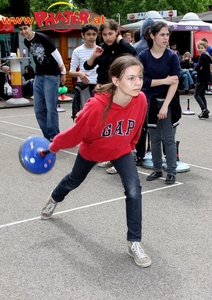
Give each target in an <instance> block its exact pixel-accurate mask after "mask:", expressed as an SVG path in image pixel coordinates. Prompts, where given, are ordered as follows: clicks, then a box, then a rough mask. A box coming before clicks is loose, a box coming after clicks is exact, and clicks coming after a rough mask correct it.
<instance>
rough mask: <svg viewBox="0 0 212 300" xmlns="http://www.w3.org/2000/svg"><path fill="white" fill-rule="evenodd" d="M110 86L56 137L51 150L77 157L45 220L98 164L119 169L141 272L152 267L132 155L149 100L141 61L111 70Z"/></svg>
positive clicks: (131, 248)
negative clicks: (146, 249)
mask: <svg viewBox="0 0 212 300" xmlns="http://www.w3.org/2000/svg"><path fill="white" fill-rule="evenodd" d="M109 75H110V81H111V82H110V83H108V84H105V85H101V86H97V87H96V89H95V91H94V92H95V95H94V97H92V98H90V99H89V100H88V101H87V102H86V104H85V106H84V108H83V110H82V111H81V113H80V114H79V116H78V117H77V119H76V124H75V125H74V126H73V127H71V128H69V129H67V130H66V131H64V132H61V133H59V134H58V135H57V136H55V137H54V139H53V142H52V143H50V145H49V150H50V151H51V152H53V153H56V152H57V151H59V150H60V149H67V148H73V147H76V146H77V145H78V144H80V146H79V152H78V154H77V157H76V161H75V163H74V166H73V169H72V171H71V173H69V174H67V175H66V176H65V177H64V178H63V179H62V180H61V181H60V183H59V184H58V185H57V187H56V188H55V189H54V190H53V192H52V193H51V194H50V195H49V197H48V199H47V202H46V204H45V205H44V207H43V209H42V212H41V218H42V219H49V218H50V217H51V216H52V214H53V212H54V209H55V208H56V206H57V203H58V202H61V201H63V200H64V198H65V196H66V195H67V194H68V193H69V192H70V191H71V190H73V189H75V188H77V187H78V186H79V185H80V184H81V183H82V182H83V181H84V180H85V178H86V176H87V175H88V173H89V172H90V171H91V169H92V168H93V167H94V166H95V164H96V163H97V162H101V161H111V162H112V163H113V165H114V166H115V168H116V169H117V171H118V173H119V175H120V177H121V180H122V184H123V186H124V189H125V195H126V214H127V227H128V231H127V241H128V254H129V255H130V256H132V257H133V258H134V260H135V262H136V264H137V265H138V266H141V267H148V266H150V265H151V260H150V258H149V257H148V256H147V255H146V254H145V253H144V251H143V249H142V248H141V245H140V241H141V223H142V209H141V184H140V180H139V176H138V172H137V168H136V165H135V161H134V158H133V155H132V151H133V150H134V148H135V145H136V143H137V141H138V138H139V136H140V132H141V128H142V125H143V122H144V119H145V116H146V110H147V102H146V97H145V95H144V94H143V92H141V87H142V85H143V66H142V64H141V63H140V62H139V61H138V59H137V58H135V57H133V56H131V55H126V56H122V57H119V58H117V59H116V60H115V61H114V62H113V63H112V65H111V67H110V71H109Z"/></svg>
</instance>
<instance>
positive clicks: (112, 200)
mask: <svg viewBox="0 0 212 300" xmlns="http://www.w3.org/2000/svg"><path fill="white" fill-rule="evenodd" d="M181 184H183V183H180V182H179V183H176V184H174V185H172V186H165V187H161V188H157V189H153V190H149V191H145V192H143V193H142V195H144V194H148V193H153V192H157V191H159V190H164V189H167V188H170V187H174V186H178V185H181ZM122 199H125V196H123V197H118V198H114V199H109V200H105V201H102V202H97V203H93V204H88V205H84V206H80V207H75V208H71V209H67V210H63V211H60V212H56V213H54V216H55V215H62V214H65V213H69V212H72V211H76V210H81V209H85V208H89V207H94V206H98V205H102V204H107V203H110V202H115V201H118V200H122ZM39 219H40V217H35V218H30V219H25V220H21V221H17V222H13V223H7V224H3V225H0V228H5V227H9V226H14V225H19V224H22V223H27V222H31V221H35V220H39Z"/></svg>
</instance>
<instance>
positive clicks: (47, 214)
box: [41, 193, 57, 220]
mask: <svg viewBox="0 0 212 300" xmlns="http://www.w3.org/2000/svg"><path fill="white" fill-rule="evenodd" d="M56 206H57V202H55V203H53V202H52V193H51V194H50V195H49V197H48V198H47V201H46V203H45V205H44V207H43V208H42V211H41V219H43V220H48V219H49V218H51V216H52V215H53V212H54V210H55V208H56Z"/></svg>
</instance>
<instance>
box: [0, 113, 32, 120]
mask: <svg viewBox="0 0 212 300" xmlns="http://www.w3.org/2000/svg"><path fill="white" fill-rule="evenodd" d="M30 116H35V114H26V115H13V116H0V119H7V118H18V117H30ZM0 121H1V120H0Z"/></svg>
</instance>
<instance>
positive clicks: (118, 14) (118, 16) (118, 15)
mask: <svg viewBox="0 0 212 300" xmlns="http://www.w3.org/2000/svg"><path fill="white" fill-rule="evenodd" d="M116 17H117V18H118V23H119V25H120V13H117V14H116Z"/></svg>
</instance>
